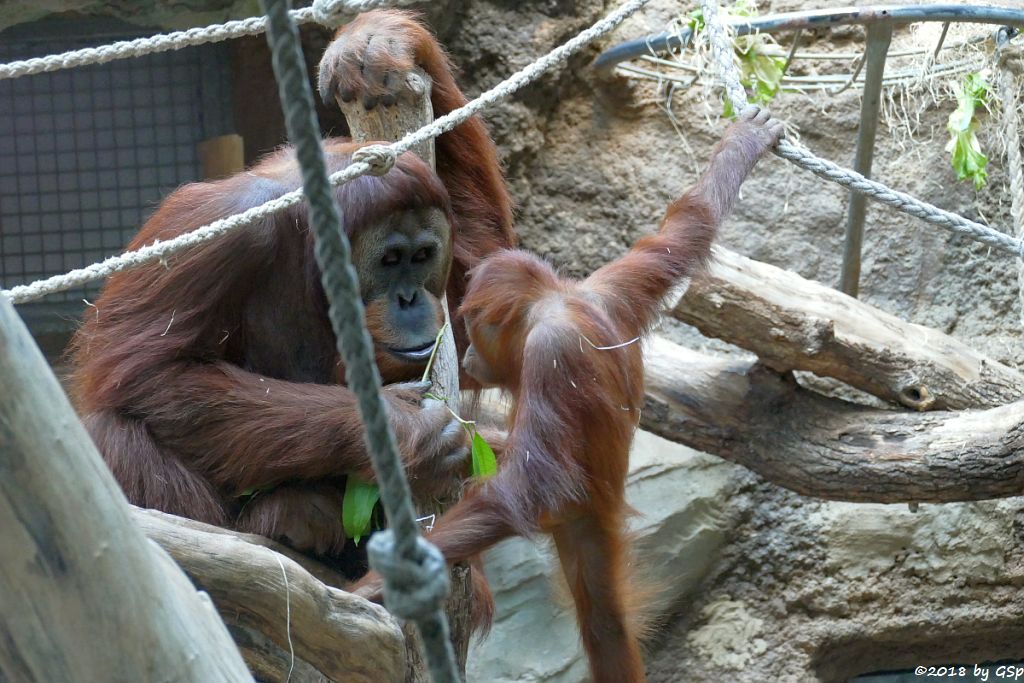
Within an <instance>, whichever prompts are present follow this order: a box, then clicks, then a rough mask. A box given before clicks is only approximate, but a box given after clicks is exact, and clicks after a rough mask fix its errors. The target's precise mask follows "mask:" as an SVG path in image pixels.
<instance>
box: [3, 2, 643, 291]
mask: <svg viewBox="0 0 1024 683" xmlns="http://www.w3.org/2000/svg"><path fill="white" fill-rule="evenodd" d="M649 1H650V0H631V1H630V2H628V3H625V4H623V5H622V6H621V7H619V8H618V9H617V10H615V11H614V12H612V13H610V14H608V15H607V16H606V17H604V18H603V19H601V20H600V21H598V22H597V23H595V24H594V25H593V26H591V27H590V28H588V29H587V30H586V31H584V32H582V33H580V34H579V35H577V36H575V37H574V38H573V39H572V40H570V41H569V42H567V43H565V44H564V45H560V46H558V47H556V48H555V49H554V50H552V51H551V52H549V53H548V54H546V55H544V56H543V57H541V58H539V59H537V60H536V61H534V62H532V63H531V64H529V65H527V66H526V67H525V68H523V69H521V70H520V71H518V72H516V73H514V74H512V75H511V76H509V77H508V78H506V79H505V80H504V81H502V82H501V83H499V84H498V85H496V86H494V87H493V88H491V89H490V90H488V91H487V92H485V93H483V94H482V95H480V96H479V97H477V98H476V99H474V100H473V101H471V102H469V103H467V104H465V105H464V106H462V107H459V108H458V109H454V110H452V111H451V112H449V113H447V114H445V115H444V116H442V117H441V118H439V119H437V120H435V121H433V122H432V123H429V124H427V125H426V126H424V127H423V128H420V129H419V130H417V131H414V132H412V133H410V134H409V135H407V136H405V137H404V138H402V139H401V140H399V141H398V142H394V143H391V144H390V145H373V146H371V148H370V149H371V150H372V151H367V152H366V153H364V154H365V155H366V156H364V157H359V156H358V154H357V158H363V159H366V161H353V163H352V164H350V165H349V166H346V167H345V168H343V169H342V170H340V171H338V172H337V173H335V174H334V175H332V176H331V178H330V180H331V184H332V185H344V184H345V183H347V182H348V181H350V180H352V179H353V178H356V177H358V176H361V175H365V174H367V173H373V172H374V169H378V168H383V167H385V166H388V165H389V164H390V165H394V162H395V159H397V158H398V157H399V156H400V155H401V154H402V153H403V152H406V151H408V150H409V149H412V148H413V147H415V146H416V145H418V144H419V143H421V142H423V141H425V140H429V139H432V138H435V137H437V136H438V135H441V134H442V133H445V132H447V131H450V130H452V129H453V128H455V127H456V126H458V125H459V124H460V123H462V122H464V121H466V120H467V119H469V118H471V117H473V116H474V115H476V114H478V113H479V112H481V111H483V110H484V109H486V108H487V107H488V106H490V105H491V104H493V103H495V102H498V101H500V100H503V99H505V98H507V97H508V96H510V95H511V94H512V93H514V92H515V91H516V90H519V89H520V88H522V87H523V86H525V85H528V84H529V83H532V82H533V81H535V80H537V79H538V78H539V77H540V76H541V75H542V74H543V73H544V72H545V71H547V70H548V69H550V68H552V67H554V66H557V65H558V64H561V63H562V62H564V61H565V60H566V59H568V58H569V56H570V55H572V54H573V53H575V52H577V51H579V50H580V49H581V48H583V47H584V46H585V45H587V43H589V42H590V41H592V40H594V39H595V38H598V37H600V36H602V35H604V34H605V33H608V32H609V31H611V30H612V29H614V28H615V27H616V26H618V25H619V24H621V23H622V22H623V21H624V20H625V19H626V18H627V17H629V16H630V15H631V14H633V13H635V12H636V11H637V10H639V9H640V8H641V7H643V6H644V5H646V4H647V3H648V2H649ZM294 14H295V13H294V12H293V13H292V16H294ZM259 21H260V22H264V19H263V18H262V17H260V18H259ZM261 25H263V24H262V23H261ZM368 162H372V163H368ZM301 201H302V192H301V191H299V190H295V191H293V192H289V193H287V194H284V195H282V196H280V197H278V198H277V199H274V200H271V201H269V202H267V203H266V204H261V205H260V206H256V207H253V208H251V209H249V210H247V211H244V212H242V213H240V214H236V215H234V216H229V217H227V218H222V219H220V220H216V221H214V222H213V223H210V224H209V225H204V226H202V227H200V228H196V229H195V230H193V231H191V232H189V233H186V234H184V235H179V236H178V237H175V238H174V239H171V240H167V241H166V242H161V241H156V242H154V243H153V244H150V245H147V246H145V247H142V248H140V249H137V250H136V251H129V252H125V253H124V254H118V255H117V256H111V257H110V258H108V259H105V260H104V261H102V262H100V263H94V264H92V265H89V266H86V267H85V268H77V269H75V270H72V271H70V272H68V273H63V274H61V275H53V276H51V277H48V278H44V279H42V280H36V281H35V282H32V283H29V284H27V285H18V286H17V287H12V288H11V289H9V290H4V291H0V294H5V295H7V296H9V297H10V298H11V301H13V302H14V303H16V304H21V303H26V302H28V301H35V300H36V299H41V298H42V297H44V296H47V295H49V294H55V293H57V292H63V291H65V290H68V289H71V288H72V287H77V286H79V285H83V284H86V283H89V282H94V281H96V280H101V279H103V278H105V277H108V276H110V275H113V274H114V273H118V272H121V271H123V270H128V269H130V268H135V267H137V266H141V265H144V264H146V263H153V262H156V261H162V260H164V259H166V258H168V257H169V256H171V255H172V254H175V253H177V252H178V251H181V250H182V249H187V248H189V247H194V246H196V245H199V244H202V243H204V242H208V241H210V240H212V239H215V238H216V237H218V236H220V235H223V234H224V233H227V232H230V231H231V230H234V229H236V228H241V227H243V226H246V225H251V224H252V223H255V222H256V221H258V220H260V219H261V218H265V217H267V216H269V215H271V214H273V213H275V212H277V211H280V210H282V209H284V208H287V207H290V206H294V205H295V204H298V203H299V202H301Z"/></svg>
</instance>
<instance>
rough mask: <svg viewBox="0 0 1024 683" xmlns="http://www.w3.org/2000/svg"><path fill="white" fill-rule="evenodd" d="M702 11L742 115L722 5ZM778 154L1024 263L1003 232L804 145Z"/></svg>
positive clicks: (1018, 243) (1021, 246)
mask: <svg viewBox="0 0 1024 683" xmlns="http://www.w3.org/2000/svg"><path fill="white" fill-rule="evenodd" d="M701 7H702V9H703V10H704V26H705V28H706V30H707V32H708V38H709V39H710V42H711V54H712V59H713V61H714V64H715V67H716V68H717V70H718V75H719V77H720V78H721V79H722V82H723V83H724V84H725V92H726V96H727V97H728V98H729V102H730V103H731V104H732V106H733V111H737V112H738V111H742V109H743V108H744V107H746V106H747V94H746V91H744V90H743V86H742V85H741V84H740V79H739V74H738V73H737V70H736V64H735V63H734V62H733V52H732V42H731V41H730V40H729V38H728V36H727V35H726V33H725V29H724V27H723V25H722V21H721V19H720V18H719V16H718V2H717V1H716V0H701ZM775 153H776V154H777V155H779V156H780V157H782V158H783V159H789V160H790V161H791V162H793V163H794V164H796V165H797V166H800V167H801V168H805V169H807V170H808V171H810V172H811V173H813V174H815V175H816V176H818V177H820V178H824V179H825V180H829V181H832V182H834V183H838V184H840V185H842V186H844V187H847V188H849V189H851V190H854V191H856V192H860V193H862V194H864V195H867V196H868V197H871V198H872V199H874V200H875V201H878V202H881V203H883V204H888V205H889V206H892V207H895V208H896V209H899V210H900V211H903V212H904V213H909V214H910V215H911V216H916V217H917V218H920V219H921V220H924V221H927V222H929V223H931V224H933V225H938V226H939V227H942V228H945V229H947V230H950V231H952V232H955V233H958V234H961V235H965V236H967V237H970V238H971V239H973V240H977V241H978V242H982V243H984V244H987V245H989V246H990V247H993V248H995V249H999V250H1000V251H1004V252H1007V253H1009V254H1013V255H1014V256H1017V257H1018V258H1022V259H1024V240H1021V239H1020V238H1017V237H1013V236H1012V235H1007V234H1006V233H1003V232H999V231H998V230H994V229H992V228H990V227H988V226H987V225H982V224H981V223H977V222H975V221H972V220H969V219H967V218H964V217H963V216H959V215H957V214H955V213H953V212H951V211H946V210H945V209H940V208H939V207H937V206H933V205H932V204H929V203H927V202H923V201H921V200H920V199H917V198H916V197H912V196H910V195H909V194H906V193H905V192H900V191H898V190H893V189H892V188H889V187H886V186H885V185H883V184H882V183H878V182H875V181H874V180H869V179H868V178H865V177H864V176H862V175H861V174H860V173H857V172H855V171H851V170H849V169H846V168H843V167H842V166H839V165H838V164H834V163H832V162H831V161H827V160H825V159H822V158H820V157H818V156H815V155H814V154H813V153H812V152H811V151H810V150H808V149H807V148H806V147H803V146H802V145H799V144H796V143H794V142H791V141H790V140H786V139H783V140H781V141H779V144H778V146H777V147H776V149H775Z"/></svg>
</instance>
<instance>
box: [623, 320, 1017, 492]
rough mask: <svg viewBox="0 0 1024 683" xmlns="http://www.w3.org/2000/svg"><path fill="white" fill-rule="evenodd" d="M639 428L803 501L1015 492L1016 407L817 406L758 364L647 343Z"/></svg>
mask: <svg viewBox="0 0 1024 683" xmlns="http://www.w3.org/2000/svg"><path fill="white" fill-rule="evenodd" d="M646 381H647V402H646V405H645V407H644V410H643V414H642V415H641V421H640V424H641V425H642V426H643V427H644V428H645V429H648V430H650V431H652V432H654V433H656V434H659V435H661V436H663V437H666V438H668V439H672V440H674V441H678V442H679V443H682V444H685V445H687V446H690V447H692V448H696V449H698V450H701V451H704V452H705V453H710V454H712V455H717V456H720V457H722V458H724V459H726V460H729V461H732V462H735V463H737V464H740V465H743V466H744V467H747V468H749V469H751V470H753V471H754V472H756V473H758V474H759V475H761V476H762V477H764V478H765V479H767V480H768V481H771V482H774V483H776V484H778V485H779V486H783V487H785V488H788V489H791V490H793V491H796V492H797V493H802V494H804V495H808V496H815V497H818V498H826V499H829V500H845V501H856V502H873V503H908V502H922V503H926V502H928V503H948V502H953V501H975V500H985V499H989V498H1004V497H1008V496H1018V495H1021V494H1022V493H1024V401H1017V402H1014V403H1010V404H1008V405H1005V406H1000V407H998V408H990V409H987V410H965V411H962V412H904V411H891V410H880V409H876V408H866V407H862V406H857V405H853V404H850V403H846V402H844V401H841V400H838V399H833V398H826V397H824V396H821V395H820V394H817V393H814V392H812V391H809V390H807V389H803V388H802V387H800V386H799V385H798V384H797V383H796V382H795V381H793V379H792V377H790V376H784V375H779V374H778V373H776V372H775V371H773V370H770V369H768V368H766V367H764V366H762V365H759V364H757V363H752V362H749V361H735V360H726V359H721V358H714V357H711V356H707V355H704V354H701V353H698V352H696V351H692V350H690V349H686V348H683V347H681V346H678V345H675V344H672V343H671V342H668V341H666V340H664V339H661V338H654V339H653V340H652V341H651V343H650V344H649V348H648V353H647V376H646Z"/></svg>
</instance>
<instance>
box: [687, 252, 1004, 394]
mask: <svg viewBox="0 0 1024 683" xmlns="http://www.w3.org/2000/svg"><path fill="white" fill-rule="evenodd" d="M672 315H673V316H674V317H676V318H678V319H679V320H682V321H683V322H685V323H689V324H691V325H693V326H694V327H696V328H697V329H698V330H700V331H701V333H702V334H704V335H705V336H708V337H717V338H718V339H722V340H724V341H727V342H729V343H731V344H735V345H736V346H740V347H742V348H744V349H747V350H749V351H753V352H754V353H756V354H757V355H758V357H759V358H760V359H761V362H762V363H764V364H765V365H767V366H768V367H770V368H772V369H774V370H777V371H779V372H786V371H789V370H807V371H809V372H813V373H815V374H816V375H821V376H824V377H834V378H835V379H838V380H841V381H843V382H846V383H847V384H849V385H851V386H853V387H856V388H858V389H861V390H863V391H866V392H868V393H870V394H874V395H875V396H878V397H879V398H882V399H884V400H887V401H891V402H893V403H898V404H900V405H903V406H906V407H908V408H913V409H915V410H956V409H962V408H990V407H994V406H999V405H1003V404H1005V403H1008V402H1011V401H1015V400H1017V399H1019V398H1021V397H1022V396H1024V375H1022V374H1021V373H1019V372H1017V371H1016V370H1014V369H1012V368H1010V367H1007V366H1006V365H1003V364H1002V363H999V362H997V361H994V360H992V359H990V358H986V357H985V356H984V355H983V354H981V353H979V352H978V351H976V350H975V349H973V348H971V347H970V346H969V345H967V344H965V343H963V342H960V341H957V340H956V339H953V338H952V337H950V336H948V335H945V334H943V333H941V332H939V331H938V330H934V329H931V328H928V327H924V326H922V325H915V324H914V323H908V322H905V321H903V320H900V319H899V318H897V317H896V316H894V315H890V314H888V313H884V312H882V311H880V310H878V309H877V308H874V307H873V306H870V305H868V304H865V303H864V302H862V301H858V300H857V299H854V298H853V297H850V296H847V295H845V294H843V293H841V292H838V291H836V290H834V289H831V288H829V287H825V286H824V285H821V284H818V283H817V282H812V281H810V280H805V279H804V278H802V277H800V276H799V275H797V274H795V273H791V272H789V271H786V270H782V269H781V268H776V267H775V266H770V265H768V264H766V263H760V262H758V261H754V260H751V259H748V258H746V257H744V256H740V255H739V254H736V253H734V252H731V251H729V250H728V249H722V248H716V249H715V260H714V262H713V264H712V265H711V267H710V268H709V269H708V272H707V274H706V275H702V276H700V277H697V278H694V280H693V281H692V282H691V283H690V287H689V289H688V290H687V291H686V294H684V295H683V297H682V298H681V299H680V300H679V302H678V303H677V304H676V305H675V306H674V307H673V309H672Z"/></svg>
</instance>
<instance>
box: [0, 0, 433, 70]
mask: <svg viewBox="0 0 1024 683" xmlns="http://www.w3.org/2000/svg"><path fill="white" fill-rule="evenodd" d="M416 1H417V0H314V1H313V5H312V6H311V7H305V8H303V9H297V10H292V11H291V13H290V14H291V17H292V19H293V20H294V21H295V23H297V24H309V23H312V22H317V23H320V24H323V25H324V26H328V27H332V26H338V25H339V24H342V23H344V22H346V21H348V20H349V19H351V18H352V17H354V16H355V15H357V14H359V13H360V12H366V11H368V10H371V9H377V8H378V7H401V6H406V5H411V4H413V3H414V2H416ZM266 30H267V20H266V18H265V17H250V18H248V19H237V20H235V21H227V22H224V23H223V24H211V25H210V26H197V27H196V28H190V29H188V30H185V31H173V32H171V33H161V34H158V35H155V36H147V37H145V38H135V39H134V40H122V41H118V42H116V43H111V44H109V45H101V46H99V47H85V48H81V49H79V50H71V51H69V52H62V53H60V54H56V55H47V56H46V57H34V58H32V59H24V60H20V61H16V62H9V63H7V64H0V80H5V79H9V78H20V77H21V76H31V75H33V74H41V73H48V72H51V71H60V70H61V69H71V68H74V67H77V66H87V65H89V64H106V63H107V62H112V61H114V60H117V59H127V58H129V57H141V56H143V55H150V54H154V53H156V52H168V51H169V50H180V49H182V48H186V47H192V46H194V45H204V44H206V43H217V42H220V41H222V40H230V39H232V38H242V37H244V36H254V35H258V34H260V33H263V32H264V31H266Z"/></svg>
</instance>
